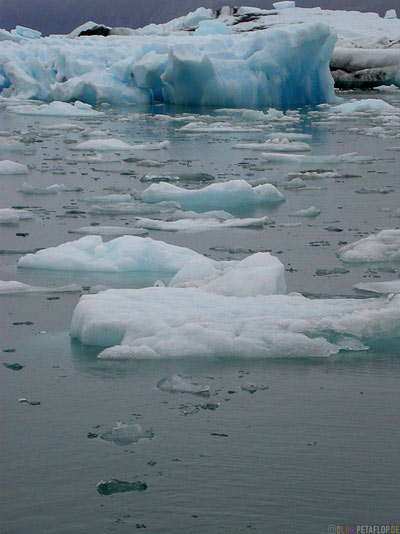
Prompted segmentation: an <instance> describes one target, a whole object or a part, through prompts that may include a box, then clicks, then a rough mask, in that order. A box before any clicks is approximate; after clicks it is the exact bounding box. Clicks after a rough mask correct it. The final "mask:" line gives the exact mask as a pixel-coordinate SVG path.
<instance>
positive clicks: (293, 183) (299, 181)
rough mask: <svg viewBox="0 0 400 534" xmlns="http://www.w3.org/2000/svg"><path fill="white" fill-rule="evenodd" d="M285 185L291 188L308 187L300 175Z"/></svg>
mask: <svg viewBox="0 0 400 534" xmlns="http://www.w3.org/2000/svg"><path fill="white" fill-rule="evenodd" d="M283 187H284V188H285V189H289V190H295V189H304V188H305V187H306V184H305V183H304V181H303V180H302V179H301V178H300V177H297V178H293V179H292V180H289V181H288V182H286V183H285V184H284V185H283Z"/></svg>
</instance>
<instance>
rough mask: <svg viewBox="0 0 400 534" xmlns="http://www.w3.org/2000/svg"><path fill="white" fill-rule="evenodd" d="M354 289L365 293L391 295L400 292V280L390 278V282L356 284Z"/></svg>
mask: <svg viewBox="0 0 400 534" xmlns="http://www.w3.org/2000/svg"><path fill="white" fill-rule="evenodd" d="M353 287H354V289H357V290H358V291H364V292H365V293H375V294H378V295H390V294H393V293H400V280H399V279H398V280H390V281H388V282H368V283H363V282H361V283H359V284H355V285H354V286H353Z"/></svg>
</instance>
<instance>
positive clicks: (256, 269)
mask: <svg viewBox="0 0 400 534" xmlns="http://www.w3.org/2000/svg"><path fill="white" fill-rule="evenodd" d="M168 287H186V288H187V287H198V288H201V289H202V290H203V291H208V292H211V293H216V294H217V295H225V296H227V297H231V296H234V297H241V298H244V297H256V296H257V295H276V294H281V293H285V291H286V283H285V269H284V266H283V264H282V263H281V262H280V261H279V260H278V258H275V257H274V256H271V254H270V253H269V252H258V253H256V254H253V255H251V256H248V257H247V258H245V259H244V260H242V261H239V262H232V264H231V265H230V264H229V263H228V265H226V266H225V267H223V268H221V266H220V265H219V264H218V263H217V262H213V261H211V260H209V259H207V258H205V257H204V256H200V257H198V258H194V259H193V260H191V261H190V262H188V263H187V264H186V265H184V266H183V267H182V268H181V269H180V270H179V271H178V272H177V273H176V275H175V276H174V277H173V278H172V280H171V281H170V283H169V285H168Z"/></svg>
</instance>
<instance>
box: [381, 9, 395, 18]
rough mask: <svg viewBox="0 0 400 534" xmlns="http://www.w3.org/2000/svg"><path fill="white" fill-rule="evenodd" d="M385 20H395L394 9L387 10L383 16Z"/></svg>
mask: <svg viewBox="0 0 400 534" xmlns="http://www.w3.org/2000/svg"><path fill="white" fill-rule="evenodd" d="M384 18H385V19H397V12H396V10H395V9H388V10H387V11H386V13H385V16H384Z"/></svg>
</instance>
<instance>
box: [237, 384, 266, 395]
mask: <svg viewBox="0 0 400 534" xmlns="http://www.w3.org/2000/svg"><path fill="white" fill-rule="evenodd" d="M240 387H241V389H242V390H243V391H248V392H249V393H250V394H251V395H254V393H256V391H262V390H264V389H269V388H268V386H261V385H257V384H254V383H253V382H247V383H246V384H242V385H241V386H240Z"/></svg>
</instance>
